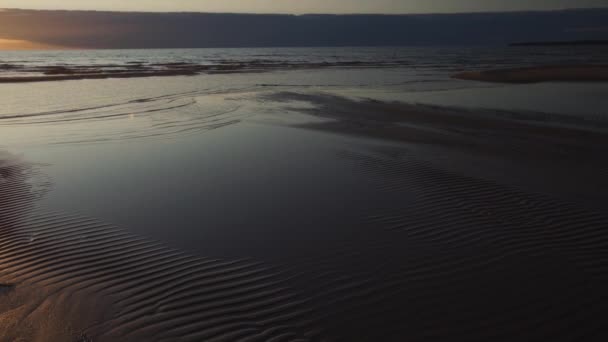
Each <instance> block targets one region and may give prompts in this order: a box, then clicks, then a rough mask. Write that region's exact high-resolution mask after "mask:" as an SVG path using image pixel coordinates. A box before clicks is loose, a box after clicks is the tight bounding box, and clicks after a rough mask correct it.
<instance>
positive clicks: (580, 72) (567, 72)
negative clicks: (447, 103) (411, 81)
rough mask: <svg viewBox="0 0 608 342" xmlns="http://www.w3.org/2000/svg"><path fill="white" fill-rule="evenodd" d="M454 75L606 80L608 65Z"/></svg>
mask: <svg viewBox="0 0 608 342" xmlns="http://www.w3.org/2000/svg"><path fill="white" fill-rule="evenodd" d="M452 77H454V78H457V79H462V80H471V81H483V82H498V83H537V82H606V81H608V65H554V66H534V67H525V68H514V69H497V70H485V71H468V72H461V73H458V74H455V75H453V76H452Z"/></svg>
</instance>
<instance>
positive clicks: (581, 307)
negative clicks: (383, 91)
mask: <svg viewBox="0 0 608 342" xmlns="http://www.w3.org/2000/svg"><path fill="white" fill-rule="evenodd" d="M340 155H341V156H342V157H343V158H346V159H347V160H351V161H352V162H354V163H355V164H357V165H358V166H359V167H360V169H359V170H360V172H362V173H363V174H364V175H365V176H366V177H370V178H373V179H375V180H376V184H377V186H378V187H379V188H380V189H381V190H380V191H381V192H382V193H383V194H384V196H385V197H386V198H387V199H389V201H390V202H392V203H393V204H392V205H390V204H387V203H386V202H382V203H381V204H378V205H377V206H374V205H373V204H371V205H370V206H371V207H370V208H369V211H368V213H369V214H368V222H369V224H370V227H375V228H376V229H381V230H378V231H376V232H375V233H373V234H369V235H364V236H363V237H361V240H363V241H361V242H360V244H356V243H355V244H354V246H351V247H349V248H345V249H344V250H343V251H342V252H341V253H340V254H337V255H334V256H332V257H331V258H324V259H323V260H317V261H316V262H317V263H318V264H315V266H314V267H315V268H316V269H317V272H318V273H319V274H321V275H322V274H326V273H324V272H329V273H332V272H333V273H335V272H336V267H343V266H338V265H351V266H352V265H357V266H356V268H355V269H356V270H357V272H350V273H349V276H347V277H344V278H343V279H341V280H340V279H338V278H335V280H334V281H335V284H334V285H335V286H333V287H329V288H328V290H327V292H325V293H323V292H322V291H318V290H315V292H316V293H317V294H318V297H317V298H316V300H313V301H315V302H317V303H325V302H327V301H331V302H332V303H335V310H325V316H324V317H325V319H327V320H328V321H330V322H332V324H333V326H334V327H336V330H340V331H341V332H342V333H343V335H342V336H345V337H346V339H345V340H366V341H374V340H382V341H399V340H408V341H446V340H454V341H524V340H525V341H548V340H551V341H582V340H584V341H603V340H605V339H606V337H607V336H608V329H606V325H605V321H604V318H603V317H604V316H603V314H602V312H605V310H606V309H607V308H608V298H607V297H606V293H605V288H606V285H608V234H607V231H606V229H608V216H606V215H605V214H604V213H602V212H595V211H592V210H588V209H586V208H584V207H582V206H579V205H577V204H576V203H567V202H564V201H559V200H556V199H553V198H551V197H550V196H548V195H545V194H540V193H534V192H530V191H525V190H522V189H518V188H517V187H514V186H510V185H505V184H498V183H495V182H492V181H491V180H486V179H480V178H476V177H470V176H467V175H465V174H459V173H457V172H452V171H450V170H446V169H443V168H441V167H439V166H437V165H435V164H434V163H432V162H429V161H427V160H426V159H423V158H421V157H420V156H418V155H416V154H413V153H411V152H410V151H408V150H407V149H401V148H395V149H393V148H387V149H381V150H374V151H372V152H369V153H367V152H361V151H356V152H355V151H344V152H342V153H340ZM363 244H365V245H366V248H367V249H366V250H365V251H362V250H361V249H357V245H358V247H361V246H363ZM312 262H313V261H311V263H312ZM340 284H341V286H340ZM319 305H322V304H319ZM320 308H321V307H320ZM319 310H321V309H319ZM360 327H361V328H360ZM345 332H346V333H345Z"/></svg>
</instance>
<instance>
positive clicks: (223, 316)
mask: <svg viewBox="0 0 608 342" xmlns="http://www.w3.org/2000/svg"><path fill="white" fill-rule="evenodd" d="M232 96H233V97H234V96H235V95H232ZM256 98H257V100H258V101H259V105H260V106H261V107H258V110H260V108H272V109H273V111H272V113H274V115H275V116H273V117H272V118H273V120H270V119H268V118H267V117H255V119H250V120H251V121H250V122H249V123H247V122H243V123H237V124H233V125H229V126H224V127H223V128H222V129H221V130H214V131H213V132H214V133H211V138H207V137H202V136H198V135H197V136H192V137H190V138H189V140H180V141H177V142H174V141H172V143H171V144H168V143H166V142H165V141H164V140H163V141H160V142H158V143H155V142H154V141H145V142H143V143H142V145H145V146H147V147H149V148H150V149H151V150H152V151H155V152H156V153H157V154H158V155H157V156H156V157H155V158H156V159H159V161H158V162H156V161H152V162H149V161H146V160H143V159H141V160H138V166H139V167H141V168H142V169H141V170H140V169H136V170H133V171H130V170H129V169H128V168H127V167H124V168H123V169H120V168H119V167H120V165H121V164H119V163H116V164H111V165H109V166H110V169H109V170H118V171H119V172H122V174H123V176H124V177H127V176H128V174H129V173H130V172H133V174H134V175H139V177H140V178H142V177H145V174H150V177H151V179H157V182H156V183H159V184H160V185H162V184H165V185H168V186H170V187H169V188H168V189H170V190H175V189H181V190H180V191H181V192H180V193H178V194H175V193H172V192H169V193H170V194H171V195H170V196H164V197H172V198H170V199H169V201H170V202H177V204H175V207H170V208H165V210H167V212H169V213H174V215H177V213H178V212H179V213H180V214H179V215H182V216H183V217H175V218H171V219H170V220H169V221H163V222H162V223H158V224H159V225H167V226H169V227H167V226H165V230H166V231H168V232H170V233H171V234H174V235H179V234H186V232H185V231H182V230H181V228H180V225H182V224H184V225H185V224H190V225H191V227H190V230H192V231H196V230H200V231H207V230H210V231H211V232H212V233H213V234H208V235H206V236H205V238H201V239H200V240H197V241H192V243H193V244H194V246H190V245H189V246H188V247H192V248H186V247H184V248H181V247H175V246H176V245H178V243H174V242H175V241H171V242H170V243H167V242H166V241H163V242H154V241H157V239H154V238H150V237H143V234H141V235H139V234H136V233H134V232H133V229H130V227H128V226H117V225H114V224H110V223H106V222H104V219H103V218H101V217H89V216H87V215H86V214H77V213H72V212H62V211H59V210H56V209H48V208H46V209H44V208H42V207H40V206H38V205H37V203H40V202H41V201H42V203H44V199H41V197H44V196H49V195H45V191H47V190H48V189H47V188H48V187H51V186H53V184H50V183H44V182H43V183H39V182H38V183H36V182H33V180H37V179H39V177H37V176H36V174H38V173H41V172H43V171H42V170H44V169H40V167H39V166H37V165H32V164H28V163H26V162H25V161H23V160H18V159H13V158H12V157H9V156H7V155H5V156H3V158H4V159H5V160H13V162H10V163H5V164H1V163H0V169H1V170H2V171H1V172H0V174H1V175H2V178H1V181H0V189H1V192H0V208H1V209H2V210H1V211H0V220H1V222H0V223H1V230H0V245H1V246H2V248H1V249H0V262H1V263H2V266H3V267H2V269H1V270H0V284H11V285H14V288H13V289H12V290H11V291H8V292H4V294H0V323H1V324H2V325H3V326H5V327H8V329H3V330H1V331H0V339H8V340H10V339H12V338H15V337H17V336H19V337H23V336H25V337H24V338H25V339H26V340H33V341H45V340H49V339H51V338H52V339H55V340H70V339H72V340H79V341H86V340H87V339H89V338H90V339H92V340H94V341H134V340H146V341H151V340H159V341H160V340H178V339H179V340H184V341H200V340H205V341H283V340H284V341H334V340H335V341H403V340H408V341H446V340H457V341H522V340H528V341H548V340H551V341H575V340H586V341H601V340H604V339H605V338H606V337H608V330H607V329H606V327H605V324H604V323H605V322H604V318H603V312H605V310H606V309H608V300H606V296H605V287H606V285H608V272H607V271H608V258H607V257H608V256H607V255H606V250H607V247H608V239H607V238H606V237H607V235H606V232H605V228H606V227H608V216H607V215H606V212H607V211H606V209H607V208H606V203H608V201H607V200H608V198H607V197H608V195H606V194H604V193H603V192H602V191H599V189H605V188H607V186H608V184H607V180H606V179H607V178H606V174H608V157H606V154H605V153H603V151H604V146H606V144H607V143H608V130H606V129H604V127H603V126H601V125H596V124H594V123H589V122H588V121H585V120H580V121H577V120H576V119H572V118H570V119H569V120H567V121H565V122H564V121H560V119H559V117H555V119H554V120H546V118H543V117H539V116H535V115H533V114H534V113H522V112H519V113H510V112H506V111H489V110H464V109H456V108H449V107H437V106H428V105H426V106H425V105H412V104H403V103H398V102H380V101H373V100H358V101H356V100H353V99H348V98H344V97H340V96H337V95H330V94H318V93H314V92H286V91H281V92H267V93H263V94H259V95H257V97H256ZM303 103H305V104H308V105H302V104H303ZM266 106H269V107H266ZM277 113H278V114H277ZM296 113H297V114H299V115H302V114H303V115H304V117H309V118H310V119H308V120H302V119H301V118H300V117H298V118H300V119H298V120H295V119H294V120H288V118H289V117H290V116H294V117H295V114H296ZM237 114H238V112H237ZM218 115H220V116H221V115H224V114H218ZM231 115H235V113H231ZM279 119H283V120H279ZM281 142H282V143H281ZM189 144H192V146H194V147H195V148H193V149H191V150H190V149H188V148H186V147H188V146H189ZM112 146H114V145H111V146H109V147H107V148H108V149H107V150H106V151H110V149H112V148H113V147H112ZM161 146H164V147H162V148H161ZM200 146H205V149H207V150H208V149H213V148H214V146H215V147H217V146H219V147H217V148H218V151H224V150H223V148H224V147H223V146H226V150H225V151H226V153H223V154H220V155H219V156H217V157H216V158H215V159H211V158H207V159H206V158H203V157H202V156H204V153H203V149H201V148H200ZM311 146H315V147H314V148H312V147H311ZM271 147H272V148H271ZM85 148H86V147H83V149H85ZM98 148H100V149H101V150H102V151H103V150H104V148H105V147H104V146H100V147H98ZM85 150H86V149H85ZM74 151H75V150H74V149H67V150H66V154H67V155H69V156H70V157H71V158H76V157H75V156H76V154H74V153H73V152H74ZM167 151H174V152H178V151H179V154H178V155H171V153H167ZM140 152H141V151H140V150H137V149H136V150H135V153H140ZM228 152H229V153H228ZM120 153H122V152H120ZM116 154H119V152H116ZM136 155H137V154H136ZM168 155H171V158H168ZM128 156H129V155H124V156H123V157H122V158H125V159H127V158H128ZM247 156H249V158H247ZM179 160H181V161H182V162H181V163H178V162H176V161H179ZM197 161H198V162H197ZM124 162H125V161H124V160H123V163H124ZM150 163H152V164H150ZM96 165H98V166H100V164H96ZM153 165H157V166H158V167H157V168H155V167H148V166H153ZM160 165H164V166H162V167H161V166H160ZM228 165H230V166H231V167H227V166H228ZM74 168H75V169H76V170H80V169H79V166H78V165H76V164H75V165H74ZM215 168H218V170H217V172H218V174H220V176H218V177H220V178H213V177H211V176H210V175H213V172H214V169H215ZM159 169H160V170H159ZM142 170H145V172H143V171H142ZM189 170H191V171H192V173H190V172H189ZM271 170H276V171H275V172H271ZM298 170H299V171H298ZM99 173H100V174H104V173H105V174H106V176H105V178H106V181H107V178H110V175H109V174H108V172H107V169H103V170H100V171H99ZM160 175H172V177H166V178H161V177H160ZM87 177H90V178H91V181H95V179H98V180H99V181H102V178H96V175H95V174H94V173H93V172H91V173H89V174H87ZM214 179H216V180H217V179H223V181H224V182H225V185H219V186H218V185H217V184H215V183H217V182H212V180H214ZM74 181H76V180H74ZM110 181H111V179H110ZM206 182H207V183H206ZM211 183H214V184H211ZM108 184H112V183H111V182H110V183H108ZM149 184H150V187H149V189H146V193H145V198H147V199H148V201H149V202H154V201H157V200H159V198H156V197H155V196H158V194H159V193H163V189H165V190H164V191H165V192H164V193H165V195H166V194H167V188H163V187H162V186H159V184H152V183H149ZM201 184H202V185H201ZM115 186H117V189H115V190H111V189H109V190H108V192H114V193H117V192H120V191H126V189H125V188H124V187H123V188H120V186H118V185H115ZM214 186H218V188H217V189H216V188H215V187H214ZM104 187H105V188H108V186H104ZM119 188H120V189H119ZM235 188H237V189H235ZM283 188H285V190H284V191H281V190H282V189H283ZM121 189H122V190H121ZM154 189H158V190H154ZM140 190H142V189H140ZM89 191H90V195H89V196H94V195H95V194H98V195H99V194H102V193H103V194H106V192H100V193H97V192H95V190H94V189H93V188H91V189H90V190H89ZM223 193H227V194H228V195H226V196H225V197H222V194H223ZM215 195H217V196H215ZM104 198H105V197H104ZM242 198H244V199H246V201H240V199H242ZM254 201H255V203H254ZM136 202H139V201H136ZM105 203H108V204H107V205H108V206H110V205H111V204H110V203H111V201H108V200H107V199H106V200H105ZM167 203H168V202H167ZM186 203H190V205H191V206H192V211H187V210H186V211H178V208H179V207H183V206H184V205H185V204H186ZM164 205H166V204H165V203H161V207H163V206H164ZM138 208H139V207H130V210H134V211H133V212H135V213H137V215H133V212H131V216H146V215H149V216H150V217H152V218H153V219H154V218H155V217H160V216H155V213H153V212H151V211H147V212H146V211H144V210H141V209H138ZM182 209H183V208H182ZM179 210H181V209H179ZM196 213H200V215H201V216H197V215H196ZM214 213H215V214H214ZM100 216H101V215H100ZM239 216H240V217H241V218H242V221H245V222H241V221H239V220H237V221H234V220H235V219H236V218H238V217H239ZM137 222H138V221H137V218H134V221H133V224H134V225H137ZM141 222H146V224H144V225H147V224H148V223H149V224H150V226H153V225H154V224H153V222H148V221H141ZM171 222H173V224H171ZM150 226H149V227H147V228H148V229H150V228H151V227H150ZM150 234H151V233H150ZM187 240H188V239H187ZM189 240H192V238H190V239H189ZM167 241H169V240H167ZM231 245H233V246H235V247H234V248H230V246H231ZM196 246H198V247H196ZM91 308H95V309H94V310H91ZM40 324H43V327H42V328H39V326H40ZM2 334H4V335H2Z"/></svg>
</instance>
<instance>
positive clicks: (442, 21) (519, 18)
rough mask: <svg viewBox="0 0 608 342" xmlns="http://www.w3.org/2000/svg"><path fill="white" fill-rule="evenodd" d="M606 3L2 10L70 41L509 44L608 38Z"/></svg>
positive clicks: (45, 38) (83, 44) (41, 35)
mask: <svg viewBox="0 0 608 342" xmlns="http://www.w3.org/2000/svg"><path fill="white" fill-rule="evenodd" d="M606 23H608V9H578V10H560V11H535V12H496V13H459V14H412V15H352V14H349V15H276V14H221V13H144V12H141V13H137V12H96V11H42V10H40V11H37V10H16V9H10V10H4V11H0V38H3V39H15V40H26V41H31V42H37V43H42V44H49V45H52V46H61V47H66V48H102V49H103V48H115V49H125V48H205V47H300V46H301V47H304V46H408V45H410V46H428V45H452V46H453V45H501V46H504V45H508V44H510V43H513V42H527V41H540V42H544V41H580V40H588V41H589V40H608V24H606Z"/></svg>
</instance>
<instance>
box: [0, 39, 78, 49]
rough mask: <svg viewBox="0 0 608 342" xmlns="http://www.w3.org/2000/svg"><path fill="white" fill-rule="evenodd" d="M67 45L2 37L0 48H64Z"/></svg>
mask: <svg viewBox="0 0 608 342" xmlns="http://www.w3.org/2000/svg"><path fill="white" fill-rule="evenodd" d="M63 49H66V48H65V47H61V46H55V45H49V44H43V43H37V42H32V41H28V40H19V39H4V38H0V50H5V51H6V50H8V51H10V50H16V51H19V50H63Z"/></svg>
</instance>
